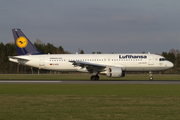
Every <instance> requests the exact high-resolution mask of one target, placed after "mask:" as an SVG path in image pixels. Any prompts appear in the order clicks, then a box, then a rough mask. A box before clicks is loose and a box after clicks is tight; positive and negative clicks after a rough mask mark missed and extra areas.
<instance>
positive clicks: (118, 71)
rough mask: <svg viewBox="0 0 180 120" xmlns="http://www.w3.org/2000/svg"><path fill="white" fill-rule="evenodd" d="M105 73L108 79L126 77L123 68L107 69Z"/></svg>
mask: <svg viewBox="0 0 180 120" xmlns="http://www.w3.org/2000/svg"><path fill="white" fill-rule="evenodd" d="M105 73H106V75H107V77H112V78H118V77H124V76H125V72H124V71H122V68H119V67H113V68H107V70H106V72H105Z"/></svg>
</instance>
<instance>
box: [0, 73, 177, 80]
mask: <svg viewBox="0 0 180 120" xmlns="http://www.w3.org/2000/svg"><path fill="white" fill-rule="evenodd" d="M90 77H91V74H60V75H57V74H56V75H49V74H40V75H37V74H0V79H1V80H2V79H7V80H11V79H14V80H25V79H26V80H42V79H43V80H90ZM153 77H154V80H180V75H159V74H158V75H157V74H154V75H153ZM100 80H149V76H148V75H147V74H137V75H136V74H126V76H125V77H121V78H108V77H106V76H105V75H100Z"/></svg>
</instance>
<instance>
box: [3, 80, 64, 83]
mask: <svg viewBox="0 0 180 120" xmlns="http://www.w3.org/2000/svg"><path fill="white" fill-rule="evenodd" d="M59 82H62V81H9V80H7V81H0V83H59Z"/></svg>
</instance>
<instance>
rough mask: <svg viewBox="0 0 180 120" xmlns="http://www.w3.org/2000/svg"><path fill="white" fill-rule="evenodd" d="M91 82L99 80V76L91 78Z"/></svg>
mask: <svg viewBox="0 0 180 120" xmlns="http://www.w3.org/2000/svg"><path fill="white" fill-rule="evenodd" d="M91 80H99V76H98V75H93V76H91Z"/></svg>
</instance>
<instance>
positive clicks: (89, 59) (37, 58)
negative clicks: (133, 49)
mask: <svg viewBox="0 0 180 120" xmlns="http://www.w3.org/2000/svg"><path fill="white" fill-rule="evenodd" d="M12 32H13V36H14V40H15V44H16V48H17V52H18V56H9V60H10V61H12V62H15V63H18V64H22V65H27V66H31V67H36V68H39V69H46V70H57V71H66V72H74V71H76V72H89V73H91V74H92V76H91V78H90V79H91V80H99V74H104V75H106V76H107V77H110V78H120V77H125V73H126V72H145V71H146V72H149V79H150V80H153V76H152V72H153V71H163V70H168V69H171V68H172V67H173V66H174V65H173V63H172V62H170V61H168V60H167V59H166V58H165V57H163V56H161V55H157V54H150V53H148V54H135V53H133V54H77V53H76V54H43V53H41V52H39V51H38V50H37V48H36V47H35V46H34V45H33V44H32V43H31V41H30V40H29V39H28V38H27V37H26V36H25V35H24V33H23V32H22V31H21V29H12Z"/></svg>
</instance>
